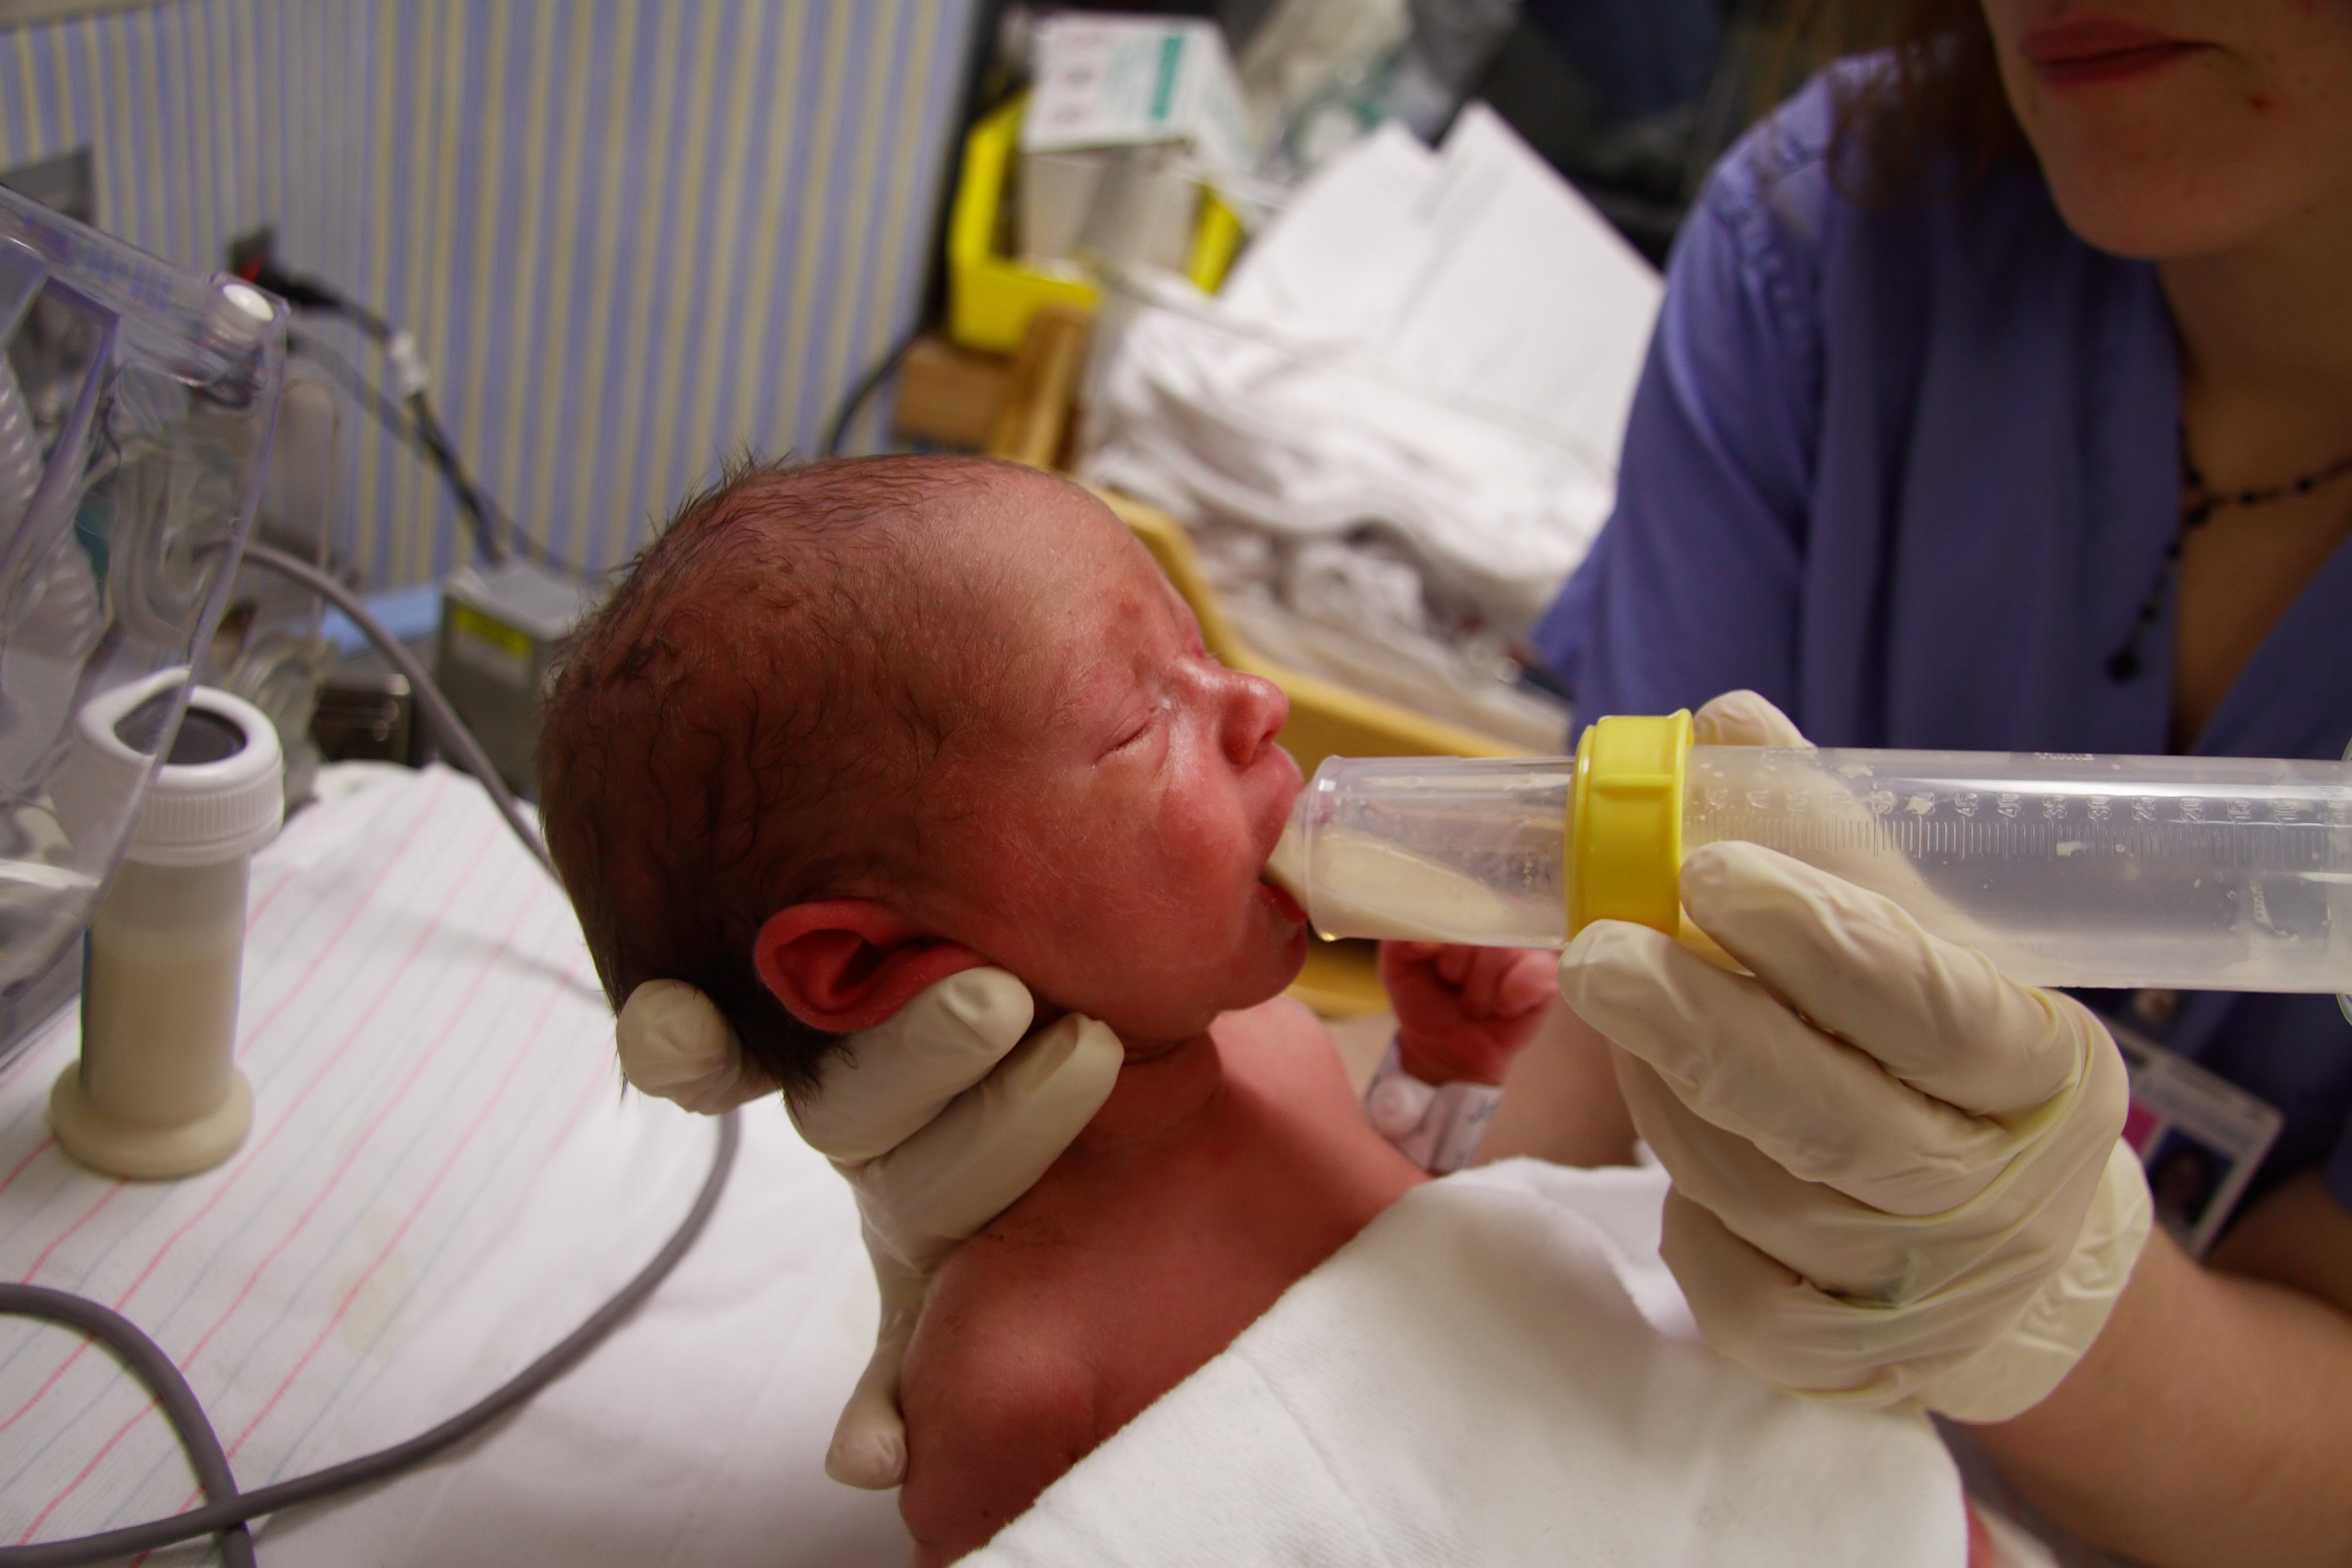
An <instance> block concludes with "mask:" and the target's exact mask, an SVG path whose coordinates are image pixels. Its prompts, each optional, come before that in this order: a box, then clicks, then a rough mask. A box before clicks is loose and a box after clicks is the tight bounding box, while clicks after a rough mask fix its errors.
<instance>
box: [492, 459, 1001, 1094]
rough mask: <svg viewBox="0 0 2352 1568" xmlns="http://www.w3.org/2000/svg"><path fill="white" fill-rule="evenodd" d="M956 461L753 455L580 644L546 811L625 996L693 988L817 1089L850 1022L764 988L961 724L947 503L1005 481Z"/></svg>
mask: <svg viewBox="0 0 2352 1568" xmlns="http://www.w3.org/2000/svg"><path fill="white" fill-rule="evenodd" d="M1007 472H1008V469H1007V468H1006V467H1005V466H1004V465H1001V464H997V463H992V462H988V461H986V460H983V459H980V458H952V457H888V458H845V459H836V460H833V461H827V462H819V463H809V464H803V465H793V464H791V463H789V462H780V463H761V462H757V461H753V460H751V459H748V458H747V459H743V460H740V461H738V462H737V463H735V464H733V465H732V466H730V468H729V469H728V471H727V472H726V474H725V475H724V476H723V477H722V478H721V479H719V482H718V483H717V484H715V485H713V486H712V487H711V488H709V489H706V490H704V491H702V492H701V493H700V494H698V495H697V496H694V497H693V498H691V499H690V500H688V501H687V502H686V504H685V505H684V506H683V507H681V508H680V509H679V510H678V511H677V516H676V517H675V518H674V519H673V520H672V521H670V522H669V524H668V525H667V527H666V528H664V529H663V530H662V531H661V532H660V533H659V534H658V535H657V536H656V538H655V540H654V542H652V543H651V544H649V545H648V546H647V547H646V550H645V551H644V552H643V553H642V554H640V555H639V556H638V557H637V559H636V561H635V563H633V564H632V566H631V567H630V569H629V572H628V574H627V576H626V577H625V579H624V580H623V581H622V583H621V584H620V585H619V587H618V588H617V589H616V590H615V591H614V594H613V595H612V597H611V598H610V599H608V600H607V601H606V602H605V603H604V605H603V606H602V607H601V608H599V609H598V610H597V611H596V612H595V613H594V614H593V616H590V617H589V619H588V620H587V621H586V622H585V623H583V626H581V627H580V629H579V630H578V631H577V632H576V633H575V634H574V635H573V637H572V640H571V642H570V643H569V645H568V646H567V647H566V649H565V651H564V655H563V658H562V665H561V668H560V670H559V672H558V674H557V676H556V679H555V682H554V686H553V689H552V690H551V693H550V694H549V698H548V704H547V713H546V718H545V721H544V723H543V725H542V728H541V738H540V750H539V778H540V801H541V818H542V820H543V822H544V824H545V826H546V833H547V845H548V849H549V852H550V853H551V856H552V857H553V858H554V861H555V865H556V869H557V872H558V874H559V875H560V876H561V877H562V881H563V886H564V889H565V890H566V891H567V892H568V893H569V894H570V895H571V898H572V906H573V907H574V909H576V910H578V912H579V915H580V923H581V927H582V929H583V931H585V933H586V935H587V939H588V949H589V952H590V953H591V954H592V955H593V958H594V960H595V963H596V973H597V976H598V978H599V979H600V980H601V981H602V982H603V984H604V994H605V995H606V996H607V997H608V998H609V999H610V1000H611V1002H612V1004H613V1005H614V1008H615V1009H617V1008H618V1007H619V1006H620V1005H621V1004H622V1003H624V1002H625V1001H626V1000H627V999H628V995H629V993H630V992H631V991H633V990H635V988H636V987H637V986H638V985H640V984H643V983H644V982H646V981H647V980H654V979H665V978H667V979H675V980H683V981H687V982H688V983H690V984H694V985H696V986H698V987H699V988H700V989H701V990H702V991H704V992H705V993H706V994H709V996H710V998H711V1000H712V1001H714V1002H715V1003H717V1004H718V1005H719V1010H720V1011H721V1012H722V1013H724V1014H725V1015H726V1016H727V1018H728V1020H729V1021H730V1023H731V1024H733V1025H734V1026H735V1032H736V1034H737V1035H738V1036H739V1037H740V1038H741V1040H742V1042H743V1047H744V1050H745V1052H746V1053H747V1054H748V1055H749V1056H750V1057H751V1059H753V1060H754V1061H756V1062H758V1063H759V1064H760V1066H761V1067H763V1068H766V1069H767V1070H768V1072H769V1073H770V1074H771V1075H772V1077H773V1078H774V1079H776V1080H777V1081H778V1082H779V1083H782V1084H783V1085H784V1086H785V1087H786V1088H787V1089H805V1088H807V1087H809V1086H811V1085H812V1084H813V1082H814V1077H815V1072H816V1068H817V1067H818V1065H819V1064H820V1063H821V1062H822V1061H823V1060H824V1058H825V1056H826V1055H827V1054H828V1053H829V1052H830V1051H832V1050H834V1049H835V1048H836V1047H837V1046H838V1044H839V1037H837V1036H835V1035H831V1034H827V1033H826V1032H824V1031H823V1030H821V1029H817V1028H814V1027H813V1026H810V1025H808V1024H806V1023H804V1022H803V1021H802V1020H800V1019H799V1018H797V1017H795V1016H793V1015H792V1014H791V1013H790V1012H788V1011H787V1010H786V1009H785V1008H784V1007H783V1006H782V1005H781V1004H780V1003H778V1002H777V1000H776V999H775V997H774V996H773V995H772V994H770V992H769V991H768V989H767V987H766V986H765V985H764V984H761V980H760V976H759V973H758V972H757V970H756V969H755V968H754V967H753V964H752V957H751V952H752V941H753V938H754V937H755V936H756V935H757V934H758V932H759V930H760V927H761V924H762V923H763V922H764V921H766V920H767V918H768V917H769V916H770V915H772V914H773V913H774V912H776V911H777V910H780V909H782V908H784V907H786V906H788V905H790V904H793V903H797V902H801V901H803V900H809V899H813V898H824V897H827V896H831V895H834V894H835V893H838V892H840V891H842V890H844V889H846V888H847V887H848V886H850V885H852V884H853V883H858V882H861V881H862V882H867V883H870V882H871V881H872V880H873V879H875V878H877V876H881V875H886V874H887V870H888V868H889V866H890V864H891V863H892V862H893V861H894V860H897V859H900V858H902V857H900V856H898V855H894V854H893V853H892V849H891V846H892V844H893V836H894V835H896V836H898V837H904V835H905V833H906V831H907V830H908V827H909V825H910V821H911V816H910V813H911V805H910V803H911V800H912V797H913V795H914V791H915V787H916V785H917V784H918V783H919V778H920V775H921V772H922V769H923V767H924V765H925V763H926V762H927V761H928V760H929V758H930V757H931V756H932V755H933V754H935V753H936V752H937V751H938V750H939V747H940V744H941V742H942V740H943V737H944V736H945V735H946V733H947V732H948V731H949V729H950V727H951V726H952V725H953V724H954V723H955V722H956V721H957V710H958V707H959V704H958V703H957V701H956V700H955V694H954V691H953V687H954V681H953V680H952V679H938V678H936V676H935V674H934V671H935V670H938V669H945V668H950V665H949V663H948V662H947V660H945V659H944V658H939V659H935V658H928V657H927V656H926V652H925V650H926V649H927V648H931V649H946V648H948V647H950V646H951V645H952V643H953V642H954V640H955V633H954V628H953V627H952V626H944V625H942V624H941V623H942V622H947V621H952V620H954V619H955V618H957V617H958V616H959V614H960V609H959V606H958V604H957V602H956V600H957V596H956V595H953V594H945V595H942V594H938V593H934V592H932V591H931V590H932V589H933V588H935V587H937V586H939V585H940V584H938V583H937V582H936V579H938V578H939V577H940V573H939V572H938V571H937V570H934V569H930V568H931V567H932V564H933V563H934V562H935V560H936V546H937V531H936V530H935V529H927V527H926V523H927V521H936V518H937V513H938V509H939V508H940V507H941V506H942V505H943V504H945V503H949V502H951V501H952V500H955V499H957V498H958V497H960V496H967V497H968V496H969V495H971V493H972V492H973V491H974V490H975V489H979V488H980V487H983V486H985V485H987V484H988V483H990V482H991V481H992V479H1000V478H1002V477H1003V475H1004V474H1005V473H1007Z"/></svg>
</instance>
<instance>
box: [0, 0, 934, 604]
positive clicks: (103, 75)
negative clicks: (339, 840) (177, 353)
mask: <svg viewBox="0 0 2352 1568" xmlns="http://www.w3.org/2000/svg"><path fill="white" fill-rule="evenodd" d="M974 8H975V7H974V3H973V0H635V3H632V0H172V3H170V4H163V5H149V6H142V7H138V8H135V9H131V10H127V11H120V12H115V13H112V14H109V15H104V16H95V17H89V18H86V19H82V20H78V21H71V22H63V23H57V24H52V25H49V26H36V27H24V28H18V29H16V30H14V31H11V32H5V33H0V167H6V166H12V165H14V164H16V163H22V162H26V161H28V160H31V159H36V158H43V157H47V156H51V155H53V154H55V153H62V152H66V151H68V150H70V149H72V148H74V147H77V146H80V145H83V144H85V143H87V144H89V145H90V146H91V147H92V149H93V152H94V156H95V160H96V168H97V185H98V190H97V198H98V216H99V223H100V226H102V227H105V228H107V229H110V230H111V231H112V232H114V233H116V234H119V235H121V236H122V237H125V238H127V239H129V240H130V241H131V242H132V243H133V244H136V245H139V246H141V247H144V248H146V249H149V250H152V251H153V252H155V253H157V254H158V255H161V256H163V257H164V258H167V259H169V260H172V261H174V262H177V263H179V264H181V265H183V266H186V267H192V268H205V269H210V268H215V267H217V266H219V265H221V258H222V256H223V252H224V248H225V247H226V242H227V241H228V240H229V238H230V237H234V236H236V235H238V234H241V233H243V232H245V231H247V229H250V228H252V227H254V226H258V225H260V224H264V223H270V224H274V225H275V226H277V230H278V256H279V258H280V261H281V263H282V264H283V265H285V266H288V267H289V268H294V269H296V270H299V271H302V272H306V273H310V274H314V275H316V276H319V277H321V278H323V279H327V280H328V281H330V282H331V283H332V284H334V285H335V286H336V287H338V288H339V289H343V290H344V291H346V292H348V293H350V294H352V296H354V297H356V298H357V299H359V300H362V301H365V302H367V303H369V304H370V305H372V306H373V307H374V308H375V309H377V310H380V311H381V312H382V313H383V314H385V315H386V316H388V317H390V318H391V319H392V320H394V321H395V322H398V323H400V324H402V325H404V326H406V327H408V328H409V329H410V330H411V331H413V332H414V333H415V336H416V339H417V342H418V344H419V347H420V349H421V351H422V353H423V354H424V356H425V362H426V363H427V364H428V365H429V366H430V368H431V370H432V374H433V378H434V380H433V395H434V397H435V400H436V403H437V404H438V405H440V411H441V415H442V417H443V419H444V420H445V421H446V423H447V425H448V426H449V427H450V430H451V432H452V433H453V435H454V436H455V437H456V439H457V444H458V447H459V449H460V450H461V451H462V452H463V453H464V454H465V455H466V457H467V460H468V462H469V464H470V465H471V466H472V467H473V468H474V469H475V470H476V472H477V475H478V478H479V479H481V481H482V483H483V484H484V486H485V488H487V489H488V490H489V491H490V493H491V494H492V495H493V496H495V497H496V498H497V499H498V500H499V501H500V502H501V503H502V504H503V505H504V506H505V508H506V509H507V510H509V512H511V513H512V514H513V515H514V516H515V517H516V518H517V519H518V520H519V521H520V522H521V523H522V524H523V525H524V526H525V527H526V528H527V529H528V530H529V531H530V533H531V534H532V535H533V536H534V537H536V538H537V539H538V540H539V541H540V542H541V543H542V544H543V545H544V546H546V547H547V548H548V549H549V550H551V551H552V552H554V553H555V554H556V555H557V556H558V557H560V558H562V559H565V560H568V561H571V562H573V563H578V564H581V565H583V566H585V567H589V568H599V567H602V566H604V565H607V564H609V563H613V562H614V561H616V560H618V559H621V558H624V557H625V556H626V555H627V554H628V553H629V552H631V551H632V550H633V549H634V548H635V545H636V544H637V542H640V541H641V540H642V539H643V537H644V533H645V530H646V525H647V522H648V521H649V520H650V519H651V518H653V517H654V516H655V515H656V514H658V513H660V512H662V511H664V510H667V508H669V507H670V506H671V505H672V504H674V503H675V502H676V501H677V500H678V499H679V498H680V497H681V496H682V495H684V494H685V493H686V492H687V491H688V490H689V489H692V488H694V487H695V486H696V485H697V484H698V483H699V482H700V481H701V480H702V479H705V478H706V477H708V476H709V474H710V473H711V471H712V470H713V468H715V466H716V462H717V460H718V458H719V457H720V456H721V455H722V454H723V453H724V452H726V451H727V450H730V449H731V448H733V447H738V446H741V445H744V444H750V445H753V446H756V447H761V449H763V450H766V451H770V452H776V451H782V450H783V449H785V448H788V447H789V448H797V449H799V450H802V451H808V450H812V449H813V448H814V446H815V445H816V443H817V442H818V441H820V440H821V439H822V437H823V427H824V422H825V419H826V417H827V416H828V415H829V414H830V412H831V410H832V408H833V406H834V405H835V402H836V401H837V400H838V398H839V397H840V395H841V394H842V392H843V391H844V389H845V388H846V387H847V386H848V385H849V384H852V383H853V382H855V381H856V378H857V376H858V374H859V373H860V372H861V370H862V369H863V368H864V367H865V366H866V364H867V363H869V362H870V361H871V360H872V359H873V358H874V357H875V356H876V355H877V354H878V353H880V352H882V350H883V349H884V348H885V347H886V346H887V343H888V342H889V341H890V339H891V338H892V337H893V336H894V334H895V332H896V331H897V330H898V329H900V328H902V327H903V326H904V324H905V323H906V322H907V321H909V320H910V319H911V317H912V314H913V312H914V310H916V309H917V307H918V304H919V296H920V292H921V288H922V282H923V277H924V273H925V269H926V259H927V258H926V255H925V247H926V244H927V241H928V239H929V230H930V226H931V220H932V216H933V213H934V211H935V208H936V205H937V200H938V195H939V182H940V178H941V177H942V174H943V172H944V171H946V170H947V169H949V168H950V167H951V166H952V163H951V160H950V156H949V154H950V147H949V142H950V137H951V135H952V125H951V120H952V117H953V114H954V111H955V108H956V98H957V93H958V91H959V89H960V87H961V78H962V70H963V62H964V55H965V48H966V40H967V36H968V34H969V31H970V26H971V16H972V13H973V11H974ZM332 341H333V342H335V343H336V344H338V345H339V346H341V348H342V350H343V351H344V352H345V353H348V354H349V355H351V356H352V358H354V359H355V360H358V361H359V362H360V363H362V365H364V366H365V367H366V368H367V369H368V370H369V371H370V373H371V374H377V375H379V376H380V375H381V374H382V373H383V367H382V366H381V365H380V364H377V363H375V362H374V360H373V357H372V355H371V354H370V353H369V352H368V351H367V350H366V349H365V348H364V347H363V345H362V343H361V342H360V341H359V340H357V339H356V338H352V337H350V336H348V335H341V334H336V335H334V336H333V338H332ZM344 428H345V440H344V443H343V447H344V460H345V468H346V474H345V485H344V493H343V497H342V501H341V506H340V508H339V513H340V515H339V517H338V519H337V525H336V526H337V538H338V547H339V550H340V552H341V553H342V554H343V555H344V556H345V557H346V558H347V559H349V560H351V561H352V562H354V563H357V564H359V565H360V566H361V567H362V569H363V570H364V571H365V572H366V573H367V574H368V576H369V578H370V580H371V581H372V582H373V584H377V585H393V584H405V583H414V582H421V581H424V580H425V579H427V578H429V577H432V576H436V575H438V574H441V573H443V572H446V570H448V568H449V567H450V566H451V565H452V564H453V563H455V562H457V560H459V559H461V558H462V554H463V552H464V549H465V541H464V537H463V531H462V527H461V525H460V524H459V522H458V520H457V512H456V510H455V509H454V507H452V506H451V504H450V503H449V501H448V500H447V498H446V494H445V493H444V491H443V490H442V489H441V487H440V486H439V484H438V482H437V480H436V479H435V478H434V476H433V475H432V473H431V472H430V470H428V469H427V468H425V466H424V464H423V463H421V462H420V461H418V460H417V459H416V458H415V457H413V456H412V455H410V454H409V453H408V452H406V451H405V450H404V449H402V448H401V447H398V446H397V445H396V444H395V443H394V442H393V441H392V440H391V439H390V438H389V437H386V435H385V434H384V432H383V430H382V429H381V428H380V427H379V426H376V425H375V424H374V422H373V421H372V420H370V419H368V418H367V417H366V416H364V415H363V414H362V412H360V411H359V410H358V409H357V408H356V406H354V405H346V407H345V426H344Z"/></svg>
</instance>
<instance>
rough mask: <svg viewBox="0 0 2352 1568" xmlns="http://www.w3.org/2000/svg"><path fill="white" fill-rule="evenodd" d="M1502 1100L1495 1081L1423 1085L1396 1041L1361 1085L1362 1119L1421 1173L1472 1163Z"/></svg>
mask: <svg viewBox="0 0 2352 1568" xmlns="http://www.w3.org/2000/svg"><path fill="white" fill-rule="evenodd" d="M1502 1102H1503V1086H1502V1085H1500V1084H1494V1083H1470V1082H1466V1081H1465V1082H1456V1083H1446V1084H1432V1083H1423V1081H1422V1080H1421V1079H1417V1078H1415V1077H1413V1076H1412V1074H1411V1073H1409V1072H1407V1071H1405V1070H1404V1062H1403V1059H1402V1057H1401V1056H1400V1055H1399V1053H1398V1050H1397V1046H1396V1042H1395V1041H1393V1040H1391V1041H1390V1042H1389V1049H1388V1054H1387V1055H1386V1056H1384V1057H1382V1058H1381V1065H1380V1066H1379V1067H1378V1068H1375V1069H1373V1072H1372V1081H1371V1082H1370V1083H1369V1084H1367V1085H1365V1086H1364V1119H1365V1120H1366V1121H1370V1123H1371V1124H1372V1131H1375V1132H1378V1133H1379V1134H1380V1135H1381V1137H1383V1138H1385V1139H1387V1140H1388V1141H1389V1142H1391V1143H1393V1144H1395V1145H1396V1146H1397V1152H1398V1153H1400V1154H1402V1155H1403V1156H1404V1157H1405V1158H1406V1159H1408V1160H1410V1161H1412V1163H1414V1164H1416V1165H1419V1166H1420V1167H1421V1168H1422V1169H1423V1170H1424V1171H1430V1172H1433V1173H1436V1174H1438V1175H1441V1176H1443V1175H1445V1174H1447V1173H1450V1172H1454V1171H1458V1170H1460V1169H1461V1168H1462V1167H1463V1166H1465V1165H1466V1164H1468V1163H1470V1159H1471V1156H1472V1155H1474V1154H1475V1153H1477V1152H1478V1142H1479V1140H1480V1139H1482V1138H1484V1137H1486V1123H1488V1122H1489V1121H1493V1120H1494V1119H1495V1108H1496V1106H1498V1105H1500V1104H1502Z"/></svg>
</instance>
